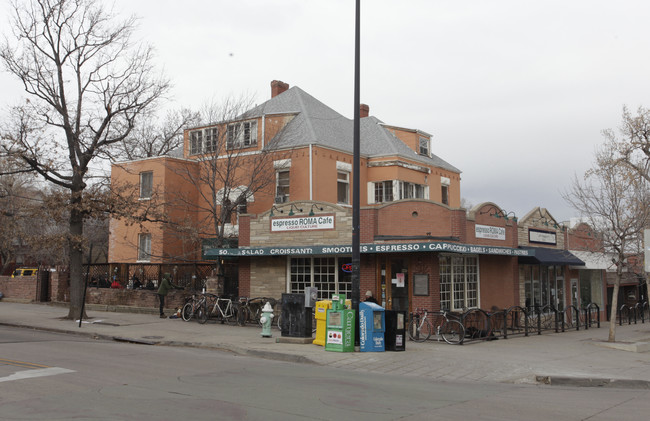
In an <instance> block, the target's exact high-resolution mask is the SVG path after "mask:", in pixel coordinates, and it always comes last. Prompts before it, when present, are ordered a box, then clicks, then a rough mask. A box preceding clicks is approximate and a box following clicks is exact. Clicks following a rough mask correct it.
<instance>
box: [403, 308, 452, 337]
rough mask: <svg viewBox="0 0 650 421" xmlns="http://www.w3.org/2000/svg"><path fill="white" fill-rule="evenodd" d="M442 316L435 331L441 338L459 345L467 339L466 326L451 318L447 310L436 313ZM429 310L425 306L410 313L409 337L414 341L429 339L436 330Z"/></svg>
mask: <svg viewBox="0 0 650 421" xmlns="http://www.w3.org/2000/svg"><path fill="white" fill-rule="evenodd" d="M435 314H437V315H439V316H441V317H439V318H438V319H439V320H440V323H439V324H437V325H436V326H435V333H436V336H437V338H438V341H440V338H441V337H442V339H443V340H444V341H445V342H447V343H448V344H452V345H459V344H462V343H463V340H464V339H465V328H464V327H463V325H462V323H461V322H459V321H458V320H454V319H450V318H449V316H448V315H447V312H446V311H444V310H443V311H441V312H439V313H435ZM428 315H429V311H428V310H427V309H425V308H416V309H415V312H414V313H411V315H410V321H409V326H408V335H409V338H410V339H411V340H412V341H414V342H425V341H427V340H428V339H429V338H430V337H431V335H432V334H433V332H434V329H433V326H432V324H431V322H430V321H429V320H428V317H427V316H428Z"/></svg>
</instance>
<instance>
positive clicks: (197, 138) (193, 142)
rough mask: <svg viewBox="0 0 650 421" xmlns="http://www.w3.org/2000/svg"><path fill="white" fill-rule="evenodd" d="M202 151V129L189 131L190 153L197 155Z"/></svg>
mask: <svg viewBox="0 0 650 421" xmlns="http://www.w3.org/2000/svg"><path fill="white" fill-rule="evenodd" d="M201 152H203V130H194V131H192V132H190V155H198V154H200V153H201Z"/></svg>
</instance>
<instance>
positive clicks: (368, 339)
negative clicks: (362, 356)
mask: <svg viewBox="0 0 650 421" xmlns="http://www.w3.org/2000/svg"><path fill="white" fill-rule="evenodd" d="M385 330H386V322H385V320H384V308H383V307H382V306H380V305H377V304H375V303H359V350H360V351H361V352H383V351H384V331H385Z"/></svg>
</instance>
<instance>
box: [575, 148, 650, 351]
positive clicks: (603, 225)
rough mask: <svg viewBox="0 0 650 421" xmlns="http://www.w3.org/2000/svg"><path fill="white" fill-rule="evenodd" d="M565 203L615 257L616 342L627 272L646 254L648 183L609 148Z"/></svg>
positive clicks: (613, 324)
mask: <svg viewBox="0 0 650 421" xmlns="http://www.w3.org/2000/svg"><path fill="white" fill-rule="evenodd" d="M564 198H565V200H567V202H568V203H570V204H571V205H572V206H573V208H574V209H576V210H577V211H578V212H579V214H580V216H581V217H582V218H583V220H585V222H587V223H588V224H589V225H591V226H592V227H594V228H595V229H596V231H598V233H599V238H600V240H601V245H602V247H603V249H602V250H592V251H596V252H603V251H604V252H605V253H608V254H611V255H612V256H613V257H612V259H613V263H614V264H615V266H616V278H615V281H614V291H613V295H612V302H611V309H610V324H609V338H608V340H609V341H610V342H614V341H615V333H616V311H617V307H618V291H619V287H620V284H621V279H622V277H623V271H624V269H626V268H632V267H633V266H634V265H635V264H636V262H637V261H638V260H637V259H630V257H631V256H638V255H639V254H640V253H642V250H643V249H642V248H639V246H640V245H641V244H642V241H641V240H642V237H643V229H644V227H645V225H646V222H647V220H648V206H647V204H648V198H649V193H648V189H647V185H646V182H645V180H644V179H642V178H640V177H638V176H637V175H636V174H635V173H633V172H630V171H629V170H628V168H626V167H625V166H623V165H620V163H619V162H617V161H616V151H615V150H613V149H612V148H610V147H605V148H603V149H602V150H601V151H599V152H598V154H597V164H596V166H595V168H593V169H592V170H590V171H588V172H587V173H586V174H585V177H584V180H583V181H581V180H579V179H578V178H577V177H576V178H575V179H574V181H573V183H572V186H571V188H570V190H569V191H568V192H567V193H566V194H565V195H564Z"/></svg>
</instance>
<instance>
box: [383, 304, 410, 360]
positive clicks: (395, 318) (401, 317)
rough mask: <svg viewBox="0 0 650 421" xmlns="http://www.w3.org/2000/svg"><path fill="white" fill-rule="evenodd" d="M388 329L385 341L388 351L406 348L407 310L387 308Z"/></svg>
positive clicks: (385, 314)
mask: <svg viewBox="0 0 650 421" xmlns="http://www.w3.org/2000/svg"><path fill="white" fill-rule="evenodd" d="M384 317H385V319H386V331H385V333H384V341H385V342H386V345H385V346H386V351H405V350H406V311H398V310H386V311H385V312H384Z"/></svg>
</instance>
